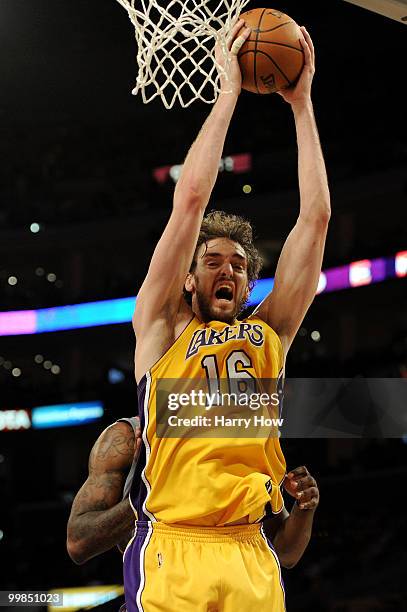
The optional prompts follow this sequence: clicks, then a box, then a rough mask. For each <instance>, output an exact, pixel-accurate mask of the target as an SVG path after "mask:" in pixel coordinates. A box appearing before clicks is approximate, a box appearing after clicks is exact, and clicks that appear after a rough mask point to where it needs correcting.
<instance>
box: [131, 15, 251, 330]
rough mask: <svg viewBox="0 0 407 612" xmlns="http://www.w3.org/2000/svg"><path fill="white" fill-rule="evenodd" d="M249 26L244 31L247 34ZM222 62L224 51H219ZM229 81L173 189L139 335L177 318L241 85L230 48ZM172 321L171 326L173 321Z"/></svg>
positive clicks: (140, 304)
mask: <svg viewBox="0 0 407 612" xmlns="http://www.w3.org/2000/svg"><path fill="white" fill-rule="evenodd" d="M242 25H243V22H242V21H239V22H238V23H237V24H236V26H235V27H234V29H233V30H232V32H231V36H230V41H229V49H230V48H231V44H232V41H233V39H234V37H235V36H236V34H237V32H238V31H239V30H240V29H241V27H242ZM249 33H250V30H245V31H244V33H243V36H244V37H245V38H246V37H247V36H248V35H249ZM218 57H219V61H220V54H218ZM230 57H231V75H230V82H227V81H225V80H224V82H223V84H222V87H223V88H225V86H227V89H229V90H230V89H232V92H231V93H221V94H220V95H219V98H218V100H217V102H216V103H215V105H214V107H213V109H212V111H211V113H210V115H209V117H208V118H207V120H206V122H205V123H204V125H203V127H202V129H201V131H200V133H199V135H198V137H197V138H196V140H195V142H194V144H193V145H192V147H191V149H190V151H189V153H188V155H187V157H186V159H185V163H184V165H183V168H182V172H181V175H180V178H179V180H178V183H177V186H176V188H175V193H174V203H173V209H172V213H171V216H170V219H169V221H168V224H167V226H166V228H165V230H164V233H163V235H162V237H161V239H160V241H159V242H158V244H157V247H156V249H155V251H154V254H153V257H152V260H151V263H150V267H149V269H148V273H147V276H146V278H145V280H144V282H143V285H142V287H141V289H140V291H139V294H138V297H137V307H136V311H135V315H134V318H133V323H134V328H135V331H136V335H137V337H138V339H139V338H140V336H143V335H144V334H145V333H146V330H149V328H150V326H151V325H152V324H153V323H154V322H155V321H157V319H163V320H165V322H166V326H167V327H168V325H169V324H171V323H173V322H174V318H175V316H176V314H177V312H178V309H179V306H180V299H181V296H182V289H183V285H184V282H185V278H186V275H187V273H188V271H189V267H190V264H191V261H192V257H193V253H194V249H195V245H196V242H197V239H198V235H199V228H200V226H201V222H202V218H203V215H204V211H205V208H206V206H207V204H208V201H209V198H210V195H211V192H212V189H213V186H214V184H215V181H216V177H217V174H218V169H219V162H220V158H221V155H222V150H223V145H224V141H225V137H226V133H227V130H228V127H229V124H230V120H231V118H232V114H233V111H234V108H235V105H236V101H237V98H238V95H239V93H240V90H241V74H240V69H239V64H238V61H237V57H236V55H235V54H234V53H230ZM170 326H171V325H170Z"/></svg>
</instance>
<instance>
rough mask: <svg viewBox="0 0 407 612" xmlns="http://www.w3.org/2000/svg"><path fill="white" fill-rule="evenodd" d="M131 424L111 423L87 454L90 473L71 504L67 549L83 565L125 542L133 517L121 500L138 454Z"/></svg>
mask: <svg viewBox="0 0 407 612" xmlns="http://www.w3.org/2000/svg"><path fill="white" fill-rule="evenodd" d="M140 443H141V439H140V437H139V436H137V442H136V440H135V437H134V432H133V429H132V428H131V426H130V425H129V424H128V423H126V422H123V421H122V422H119V423H114V424H113V425H111V426H110V427H108V428H107V429H105V430H104V431H103V432H102V434H101V435H100V436H99V438H98V439H97V440H96V442H95V445H94V447H93V448H92V451H91V453H90V457H89V476H88V478H87V480H86V481H85V483H84V484H83V485H82V487H81V489H80V490H79V492H78V494H77V495H76V497H75V499H74V502H73V504H72V509H71V514H70V517H69V521H68V532H67V549H68V553H69V556H70V557H71V559H72V560H73V561H74V562H75V563H77V564H82V563H85V561H88V560H89V559H91V558H92V557H95V556H96V555H99V554H101V553H103V552H105V551H107V550H109V549H110V548H112V547H113V546H115V545H120V544H121V545H123V544H125V543H127V542H128V539H129V537H130V535H131V533H132V530H133V527H134V521H135V516H134V512H133V510H132V508H131V506H130V503H129V500H128V499H124V500H122V501H121V498H122V494H123V487H124V483H125V480H126V476H127V473H128V471H129V469H130V466H131V464H132V461H133V457H134V456H135V454H136V455H138V452H139V448H140Z"/></svg>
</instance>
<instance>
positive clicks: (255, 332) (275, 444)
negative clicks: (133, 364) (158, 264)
mask: <svg viewBox="0 0 407 612" xmlns="http://www.w3.org/2000/svg"><path fill="white" fill-rule="evenodd" d="M282 368H283V349H282V346H281V342H280V339H279V338H278V336H277V334H276V333H275V332H274V331H273V330H272V329H271V327H269V326H268V325H267V324H266V323H265V322H264V321H262V320H261V319H259V318H257V317H251V318H248V319H245V320H243V321H236V322H235V323H234V324H230V325H229V324H227V323H222V322H219V321H211V322H210V323H207V324H205V323H202V322H200V321H199V320H198V319H197V318H196V317H194V318H193V319H192V320H191V321H190V323H189V325H187V327H186V329H185V330H184V331H183V333H182V334H181V335H180V336H179V337H178V339H177V340H176V341H175V342H174V344H173V345H172V346H171V347H170V348H169V349H168V350H167V352H166V353H165V354H164V355H163V356H162V357H161V359H160V360H159V361H158V362H157V363H156V364H155V365H154V366H153V367H152V368H151V369H150V371H148V372H147V373H146V375H145V376H144V377H143V379H142V380H141V381H140V383H139V385H138V399H139V413H140V421H141V427H142V430H143V441H144V444H143V445H142V450H141V454H140V458H139V461H138V465H137V470H136V474H135V477H134V481H133V487H132V490H131V493H130V498H131V502H132V505H133V507H134V509H135V510H136V511H137V516H138V519H139V520H147V521H148V520H151V521H160V522H164V523H168V524H186V525H201V526H223V525H226V524H228V523H232V522H235V521H239V520H241V519H246V520H247V521H248V522H256V521H258V520H260V519H261V518H262V517H263V516H264V513H265V508H266V505H267V506H268V508H270V507H271V509H272V512H273V513H278V512H280V511H281V510H282V507H283V499H282V495H281V490H280V485H281V483H282V481H283V479H284V476H285V469H286V466H285V460H284V456H283V454H282V451H281V448H280V443H279V439H278V437H277V436H272V437H266V436H262V437H240V436H237V437H234V438H230V437H229V438H227V437H222V436H221V435H217V436H216V437H199V436H193V437H182V436H181V437H174V436H163V437H159V436H158V435H157V410H156V409H157V389H158V386H159V385H160V381H162V380H171V381H181V380H189V381H191V380H196V381H200V387H201V386H205V385H206V384H207V385H208V386H210V385H212V386H213V384H214V382H215V381H216V380H217V379H219V380H221V379H223V380H225V379H230V378H231V377H234V378H235V379H236V377H240V376H242V377H243V376H247V377H252V378H253V379H277V378H278V377H279V375H280V374H281V372H282Z"/></svg>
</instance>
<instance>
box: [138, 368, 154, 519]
mask: <svg viewBox="0 0 407 612" xmlns="http://www.w3.org/2000/svg"><path fill="white" fill-rule="evenodd" d="M150 388H151V374H150V371H149V370H148V371H147V372H146V391H145V394H144V406H143V410H144V430H143V434H142V437H143V442H144V446H145V449H146V464H145V466H144V468H143V471H142V472H141V479H142V481H143V482H144V484H145V485H146V489H147V495H146V498H145V500H144V502H143V512H144V514H146V515H147V516H148V517H149V518H150V519H151V520H152V521H154V522H155V521H156V520H157V519H156V518H155V516H154V514H152V513H151V512H149V510H147V507H146V503H147V500H148V497H149V495H150V493H151V485H150V483H149V482H148V480H147V478H146V469H147V465H148V462H149V459H150V454H151V448H150V443H149V441H148V438H147V429H148V404H149V400H150Z"/></svg>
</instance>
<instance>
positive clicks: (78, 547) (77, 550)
mask: <svg viewBox="0 0 407 612" xmlns="http://www.w3.org/2000/svg"><path fill="white" fill-rule="evenodd" d="M66 549H67V551H68V555H69V556H70V558H71V559H72V561H73V562H74V563H75V564H76V565H83V564H84V563H86V561H87V560H88V559H89V556H88V555H87V554H86V547H85V545H84V543H83V542H82V541H81V540H76V541H74V540H71V539H70V538H68V539H67V541H66Z"/></svg>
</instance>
